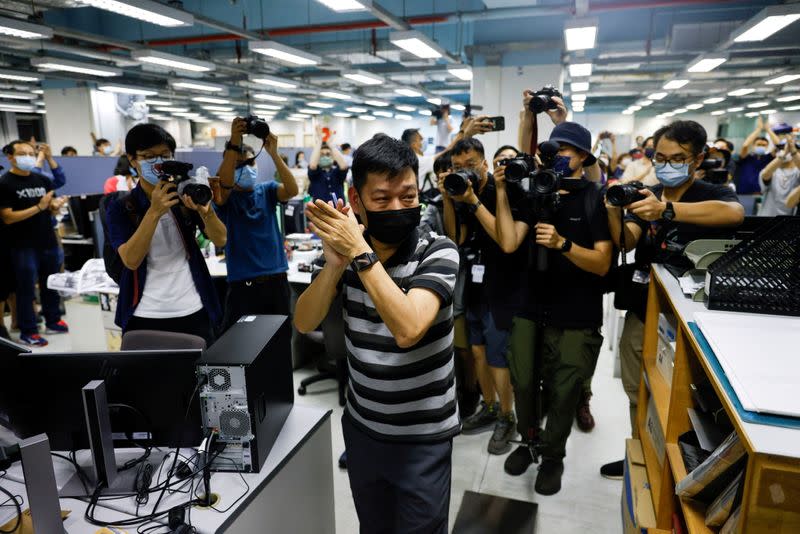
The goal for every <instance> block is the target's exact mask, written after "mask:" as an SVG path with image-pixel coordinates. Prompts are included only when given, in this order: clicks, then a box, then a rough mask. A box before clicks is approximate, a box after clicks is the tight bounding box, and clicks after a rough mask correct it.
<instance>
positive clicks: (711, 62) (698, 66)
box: [686, 56, 728, 72]
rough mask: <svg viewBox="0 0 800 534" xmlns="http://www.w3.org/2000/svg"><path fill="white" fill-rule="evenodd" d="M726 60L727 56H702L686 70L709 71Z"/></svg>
mask: <svg viewBox="0 0 800 534" xmlns="http://www.w3.org/2000/svg"><path fill="white" fill-rule="evenodd" d="M726 61H728V58H726V57H724V56H717V57H704V58H701V59H698V60H696V61H695V62H694V63H692V64H691V65H689V68H688V69H686V70H687V71H688V72H711V71H712V70H714V69H716V68H717V67H719V66H720V65H722V64H723V63H725V62H726Z"/></svg>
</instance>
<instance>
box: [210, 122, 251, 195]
mask: <svg viewBox="0 0 800 534" xmlns="http://www.w3.org/2000/svg"><path fill="white" fill-rule="evenodd" d="M246 129H247V123H246V122H245V120H244V119H242V118H241V117H236V118H235V119H233V122H231V137H230V143H231V144H232V145H235V146H238V147H241V146H242V142H243V136H244V132H245V130H246ZM239 154H240V152H238V151H236V150H233V149H231V150H227V149H226V150H225V151H224V152H223V153H222V164H221V165H220V166H219V170H217V176H219V186H220V190H219V198H215V199H214V203H215V204H217V205H218V206H222V205H224V204H226V203H227V202H228V198H229V197H230V196H231V191H233V186H234V184H235V183H236V163H237V162H238V161H239Z"/></svg>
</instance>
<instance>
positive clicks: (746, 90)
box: [728, 87, 756, 96]
mask: <svg viewBox="0 0 800 534" xmlns="http://www.w3.org/2000/svg"><path fill="white" fill-rule="evenodd" d="M755 92H756V90H755V89H750V88H749V87H747V88H743V89H736V90H735V91H730V92H729V93H728V96H744V95H749V94H750V93H755Z"/></svg>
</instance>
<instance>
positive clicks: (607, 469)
mask: <svg viewBox="0 0 800 534" xmlns="http://www.w3.org/2000/svg"><path fill="white" fill-rule="evenodd" d="M624 470H625V460H620V461H618V462H611V463H610V464H606V465H604V466H603V467H601V468H600V475H601V476H602V477H603V478H610V479H611V480H622V474H623V472H624Z"/></svg>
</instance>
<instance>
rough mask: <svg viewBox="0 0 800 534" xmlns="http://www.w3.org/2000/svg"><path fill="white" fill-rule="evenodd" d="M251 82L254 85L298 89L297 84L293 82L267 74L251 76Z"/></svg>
mask: <svg viewBox="0 0 800 534" xmlns="http://www.w3.org/2000/svg"><path fill="white" fill-rule="evenodd" d="M250 81H251V82H253V83H259V84H261V85H269V86H272V87H279V88H281V89H294V88H296V87H297V84H296V83H294V82H293V81H287V80H285V79H284V78H277V77H275V76H268V75H266V74H258V75H256V76H251V77H250Z"/></svg>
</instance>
